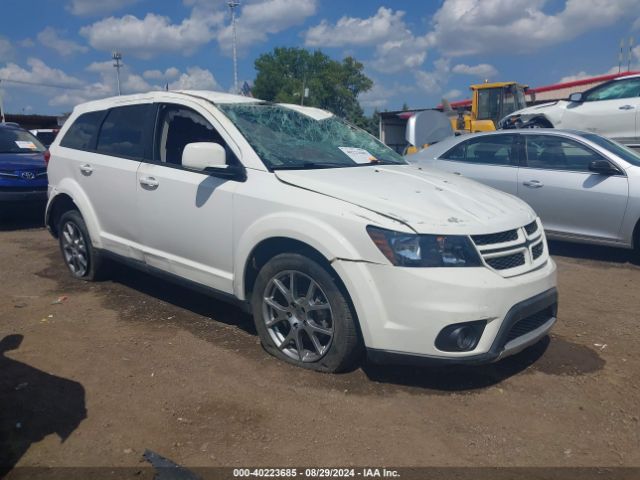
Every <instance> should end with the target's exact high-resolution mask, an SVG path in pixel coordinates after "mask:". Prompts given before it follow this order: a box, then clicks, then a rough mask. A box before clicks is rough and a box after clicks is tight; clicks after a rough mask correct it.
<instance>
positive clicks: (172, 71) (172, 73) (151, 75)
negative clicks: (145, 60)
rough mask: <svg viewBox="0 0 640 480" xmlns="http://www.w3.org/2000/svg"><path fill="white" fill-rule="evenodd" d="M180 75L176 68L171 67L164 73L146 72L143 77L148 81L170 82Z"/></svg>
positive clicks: (158, 71)
mask: <svg viewBox="0 0 640 480" xmlns="http://www.w3.org/2000/svg"><path fill="white" fill-rule="evenodd" d="M178 75H180V70H178V69H177V68H176V67H169V68H167V69H166V70H165V71H164V72H163V71H160V70H146V71H145V72H144V73H143V74H142V76H143V77H144V78H146V79H147V80H170V79H173V78H176V77H177V76H178Z"/></svg>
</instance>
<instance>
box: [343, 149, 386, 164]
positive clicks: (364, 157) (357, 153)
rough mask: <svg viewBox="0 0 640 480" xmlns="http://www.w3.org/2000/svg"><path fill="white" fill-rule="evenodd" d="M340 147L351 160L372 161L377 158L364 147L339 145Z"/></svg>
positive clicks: (358, 161) (359, 161)
mask: <svg viewBox="0 0 640 480" xmlns="http://www.w3.org/2000/svg"><path fill="white" fill-rule="evenodd" d="M338 148H339V149H340V150H342V151H343V152H344V154H345V155H346V156H348V157H349V158H350V159H351V160H353V161H354V162H356V163H371V162H375V161H376V160H377V159H376V157H374V156H373V155H371V154H370V153H369V152H367V151H366V150H365V149H364V148H353V147H338Z"/></svg>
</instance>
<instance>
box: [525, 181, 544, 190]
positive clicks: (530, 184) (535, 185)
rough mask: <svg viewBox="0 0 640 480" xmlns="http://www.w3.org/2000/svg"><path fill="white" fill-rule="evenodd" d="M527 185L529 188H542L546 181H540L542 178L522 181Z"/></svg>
mask: <svg viewBox="0 0 640 480" xmlns="http://www.w3.org/2000/svg"><path fill="white" fill-rule="evenodd" d="M522 184H523V185H524V186H525V187H529V188H541V187H544V183H540V180H527V181H526V182H522Z"/></svg>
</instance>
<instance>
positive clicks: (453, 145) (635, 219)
mask: <svg viewBox="0 0 640 480" xmlns="http://www.w3.org/2000/svg"><path fill="white" fill-rule="evenodd" d="M407 159H408V160H409V161H410V162H412V163H417V164H418V165H421V166H430V167H435V168H437V169H439V170H444V171H447V172H450V173H453V174H455V175H459V176H464V177H467V178H471V179H473V180H477V181H479V182H482V183H484V184H486V185H489V186H491V187H494V188H497V189H499V190H503V191H505V192H508V193H510V194H512V195H516V196H518V197H520V198H521V199H522V200H524V201H525V202H527V203H528V204H529V205H531V206H532V207H533V209H534V210H535V211H536V213H538V215H540V218H541V219H542V223H543V225H544V228H545V231H546V233H547V235H548V236H549V238H556V239H562V240H569V241H576V242H583V243H593V244H599V245H610V246H616V247H623V248H635V249H636V250H637V251H638V250H640V154H638V153H637V152H635V151H633V150H631V149H629V148H626V147H624V146H622V145H620V144H619V143H616V142H614V141H613V140H610V139H608V138H605V137H602V136H600V135H596V134H595V133H589V132H579V131H574V130H559V129H558V130H556V129H529V128H527V129H521V130H501V131H495V132H486V133H478V134H473V135H462V136H458V137H449V138H447V139H445V140H443V141H441V142H438V143H436V144H435V145H432V146H431V147H428V148H426V149H425V150H422V151H421V152H420V153H417V154H415V155H410V156H408V157H407Z"/></svg>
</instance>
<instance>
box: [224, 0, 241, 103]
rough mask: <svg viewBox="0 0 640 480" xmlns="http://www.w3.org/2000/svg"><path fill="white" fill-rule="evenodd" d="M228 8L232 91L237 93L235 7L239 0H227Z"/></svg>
mask: <svg viewBox="0 0 640 480" xmlns="http://www.w3.org/2000/svg"><path fill="white" fill-rule="evenodd" d="M227 5H228V6H229V9H230V10H231V29H232V31H233V90H234V93H238V92H239V89H238V50H237V47H236V44H237V41H238V39H237V33H236V8H238V7H239V6H240V2H239V0H230V1H229V2H227Z"/></svg>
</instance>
